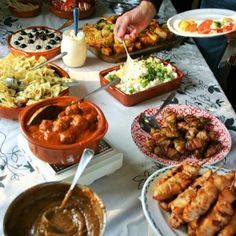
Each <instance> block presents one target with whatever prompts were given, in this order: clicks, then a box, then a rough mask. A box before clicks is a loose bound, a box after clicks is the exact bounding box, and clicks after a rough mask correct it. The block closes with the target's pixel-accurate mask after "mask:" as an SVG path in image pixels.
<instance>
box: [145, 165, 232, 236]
mask: <svg viewBox="0 0 236 236" xmlns="http://www.w3.org/2000/svg"><path fill="white" fill-rule="evenodd" d="M235 182H236V175H235V171H230V170H228V169H224V168H219V167H216V166H210V165H203V166H201V165H200V164H199V163H197V162H194V163H188V162H183V163H181V164H180V165H178V166H172V167H166V168H163V169H160V170H158V171H156V172H155V173H153V174H152V175H151V176H150V177H149V178H148V179H147V180H146V182H145V184H144V186H143V189H142V194H141V200H142V207H143V210H144V214H145V216H146V218H147V220H148V222H149V223H150V224H151V226H152V229H153V230H154V232H156V233H157V234H158V233H159V234H158V235H168V236H172V235H173V236H175V235H190V236H214V235H219V236H226V235H227V236H235V235H236V209H235V203H236V184H235Z"/></svg>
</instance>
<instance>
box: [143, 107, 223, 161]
mask: <svg viewBox="0 0 236 236" xmlns="http://www.w3.org/2000/svg"><path fill="white" fill-rule="evenodd" d="M146 148H147V150H149V151H150V152H151V153H154V154H156V155H157V156H159V157H161V158H164V159H171V160H180V159H183V158H184V157H187V156H191V155H192V156H195V157H196V158H197V159H205V158H209V157H211V156H213V155H215V154H216V153H217V152H219V151H220V150H221V149H222V145H221V143H220V142H219V141H218V140H217V136H216V134H215V132H214V131H212V130H211V124H210V120H208V119H207V118H204V117H196V116H194V115H180V114H176V113H175V112H172V111H166V112H164V113H163V122H162V126H161V128H160V129H156V128H153V129H152V130H151V132H150V137H149V138H148V139H147V141H146Z"/></svg>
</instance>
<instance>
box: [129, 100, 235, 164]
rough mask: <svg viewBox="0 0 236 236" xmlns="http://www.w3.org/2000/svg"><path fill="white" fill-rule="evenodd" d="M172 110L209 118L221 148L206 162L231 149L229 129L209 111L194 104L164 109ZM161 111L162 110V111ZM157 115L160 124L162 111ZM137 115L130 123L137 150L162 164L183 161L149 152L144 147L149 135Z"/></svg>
mask: <svg viewBox="0 0 236 236" xmlns="http://www.w3.org/2000/svg"><path fill="white" fill-rule="evenodd" d="M158 109H159V106H157V107H153V108H148V109H146V110H145V111H144V112H145V113H146V114H147V115H153V114H155V112H156V111H157V110H158ZM167 110H169V111H173V112H175V113H177V114H182V115H194V116H197V117H205V118H208V119H209V120H210V123H211V125H212V126H213V127H212V130H214V131H215V132H216V136H217V137H218V141H220V143H221V144H222V146H223V148H222V150H221V151H220V152H218V153H216V154H215V155H213V156H211V157H209V160H208V161H207V164H215V163H217V162H219V161H221V160H222V159H224V157H225V156H226V155H227V154H228V152H229V151H230V149H231V145H232V141H231V136H230V133H229V131H228V130H227V129H226V127H225V125H224V124H223V123H222V122H221V121H220V120H218V119H217V118H216V117H215V116H214V115H212V114H211V113H209V112H206V111H204V110H202V109H200V108H198V107H195V106H187V105H180V104H178V105H168V106H167V107H166V108H165V109H164V111H167ZM164 111H163V112H164ZM163 112H161V114H160V115H159V116H158V117H157V120H158V122H159V123H160V124H161V123H162V113H163ZM139 116H140V114H139V115H138V116H136V117H135V119H134V121H133V123H132V125H131V135H132V138H133V140H134V142H135V144H136V145H137V146H138V148H139V150H140V151H141V152H142V153H143V154H144V155H146V156H147V157H149V158H151V159H153V160H154V161H156V162H158V163H160V164H162V165H165V166H167V165H177V164H179V163H180V162H182V161H183V159H180V160H179V161H175V160H171V159H164V158H161V157H158V156H157V155H155V154H154V153H151V152H150V151H149V150H148V149H147V148H146V145H145V144H146V140H147V137H149V134H148V133H146V132H145V131H144V130H143V129H142V128H141V127H140V125H139V123H138V120H139ZM184 159H185V160H187V161H189V162H193V161H196V160H198V159H196V158H193V157H192V156H189V157H186V158H184ZM205 160H206V159H201V160H199V163H203V162H205Z"/></svg>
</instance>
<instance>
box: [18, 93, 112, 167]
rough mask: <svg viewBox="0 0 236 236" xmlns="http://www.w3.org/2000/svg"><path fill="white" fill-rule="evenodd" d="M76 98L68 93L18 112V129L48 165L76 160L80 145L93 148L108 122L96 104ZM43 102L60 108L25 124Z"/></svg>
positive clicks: (37, 155) (35, 153)
mask: <svg viewBox="0 0 236 236" xmlns="http://www.w3.org/2000/svg"><path fill="white" fill-rule="evenodd" d="M77 99H78V98H77V97H70V96H68V97H57V98H52V99H47V100H44V101H42V102H38V103H35V104H33V105H32V106H29V107H26V108H25V109H24V110H23V111H22V112H21V113H20V116H19V120H20V127H21V132H22V134H23V135H24V137H25V138H26V139H27V141H28V145H29V148H30V150H31V151H32V153H33V154H34V155H35V156H36V157H38V158H39V159H41V160H43V161H45V162H48V163H52V164H62V165H69V164H73V163H78V162H79V160H80V157H81V155H82V152H83V150H84V148H91V149H94V150H95V149H96V147H97V144H98V142H99V141H100V140H101V139H102V138H103V137H104V135H105V134H106V132H107V129H108V123H107V121H106V118H105V116H104V114H103V112H102V111H101V110H100V108H99V107H97V106H96V105H95V104H93V103H92V102H89V101H83V102H80V103H78V102H76V101H77ZM72 103H73V104H72ZM47 105H52V106H51V107H52V109H53V105H56V106H57V109H58V107H59V108H60V107H61V110H60V111H59V112H57V111H55V110H54V111H53V112H49V113H48V114H44V117H42V119H41V120H40V122H38V124H30V125H28V122H29V120H30V118H31V116H32V115H33V114H34V113H35V112H36V111H37V110H38V109H40V108H42V107H44V106H47ZM56 113H57V115H56V117H55V114H56ZM59 113H60V114H59ZM58 114H59V115H58Z"/></svg>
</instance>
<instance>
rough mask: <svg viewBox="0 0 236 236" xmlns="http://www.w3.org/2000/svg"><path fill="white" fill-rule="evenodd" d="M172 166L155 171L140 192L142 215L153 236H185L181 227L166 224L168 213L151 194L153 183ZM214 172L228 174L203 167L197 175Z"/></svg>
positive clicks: (222, 170)
mask: <svg viewBox="0 0 236 236" xmlns="http://www.w3.org/2000/svg"><path fill="white" fill-rule="evenodd" d="M173 167H174V166H168V167H165V168H162V169H160V170H157V171H156V172H154V173H153V174H152V175H151V176H149V177H148V179H147V180H146V181H145V183H144V185H143V188H142V192H141V202H142V208H143V212H144V215H145V217H146V219H147V221H148V223H149V224H150V225H151V228H152V230H153V232H154V233H155V235H158V236H160V235H161V236H167V235H168V236H186V235H187V229H186V227H185V226H182V227H181V228H180V229H178V230H177V229H174V228H172V227H171V226H170V225H169V224H168V218H169V215H170V214H169V213H167V212H166V211H164V210H163V209H162V208H161V207H160V206H159V203H158V201H157V200H155V199H153V192H154V186H155V182H156V181H158V178H159V176H161V175H162V174H164V173H166V172H167V171H168V170H169V169H171V168H173ZM210 169H211V170H213V171H214V170H216V171H217V173H218V174H225V173H228V172H229V171H230V170H228V169H224V168H220V169H219V168H218V167H217V166H210V165H204V166H202V167H201V169H200V171H199V174H200V175H201V174H203V173H204V172H205V171H207V170H210Z"/></svg>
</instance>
